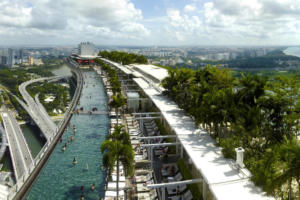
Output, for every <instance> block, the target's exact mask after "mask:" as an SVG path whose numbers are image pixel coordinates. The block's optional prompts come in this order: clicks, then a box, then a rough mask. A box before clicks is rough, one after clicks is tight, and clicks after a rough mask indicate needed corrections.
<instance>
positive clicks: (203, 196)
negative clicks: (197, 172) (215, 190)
mask: <svg viewBox="0 0 300 200" xmlns="http://www.w3.org/2000/svg"><path fill="white" fill-rule="evenodd" d="M206 193H207V191H206V183H205V181H204V180H203V183H202V198H203V200H206Z"/></svg>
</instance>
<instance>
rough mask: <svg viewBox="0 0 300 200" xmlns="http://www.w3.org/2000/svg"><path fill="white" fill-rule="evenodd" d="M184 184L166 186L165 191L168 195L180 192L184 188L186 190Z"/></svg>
mask: <svg viewBox="0 0 300 200" xmlns="http://www.w3.org/2000/svg"><path fill="white" fill-rule="evenodd" d="M186 188H187V187H186V185H179V186H174V187H167V191H168V194H169V195H174V194H180V193H182V192H183V191H184V190H186Z"/></svg>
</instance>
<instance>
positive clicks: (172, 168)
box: [161, 163, 178, 176]
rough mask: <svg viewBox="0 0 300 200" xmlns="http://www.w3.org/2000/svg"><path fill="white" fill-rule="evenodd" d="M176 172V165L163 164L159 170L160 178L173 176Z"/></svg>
mask: <svg viewBox="0 0 300 200" xmlns="http://www.w3.org/2000/svg"><path fill="white" fill-rule="evenodd" d="M177 172H178V166H177V165H176V163H172V164H165V165H163V167H162V169H161V174H162V176H173V175H175V174H176V173H177Z"/></svg>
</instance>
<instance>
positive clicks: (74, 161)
mask: <svg viewBox="0 0 300 200" xmlns="http://www.w3.org/2000/svg"><path fill="white" fill-rule="evenodd" d="M72 163H73V165H76V164H77V160H76V158H75V157H74V159H73V162H72Z"/></svg>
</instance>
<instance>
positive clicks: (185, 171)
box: [176, 158, 202, 200]
mask: <svg viewBox="0 0 300 200" xmlns="http://www.w3.org/2000/svg"><path fill="white" fill-rule="evenodd" d="M176 164H177V166H178V168H179V171H180V173H181V174H182V176H183V178H184V180H191V179H193V178H194V177H193V175H192V174H191V172H190V169H189V168H188V166H187V165H186V164H185V162H184V160H183V159H182V158H180V159H178V161H177V163H176ZM187 188H188V189H189V190H190V191H191V193H192V194H193V199H195V200H201V199H202V194H201V193H200V191H199V188H198V186H197V184H188V185H187Z"/></svg>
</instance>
